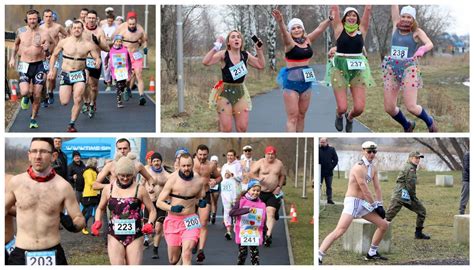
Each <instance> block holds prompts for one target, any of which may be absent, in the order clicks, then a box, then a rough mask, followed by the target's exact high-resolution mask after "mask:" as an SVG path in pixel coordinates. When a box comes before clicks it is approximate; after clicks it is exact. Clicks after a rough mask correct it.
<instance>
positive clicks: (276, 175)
mask: <svg viewBox="0 0 474 270" xmlns="http://www.w3.org/2000/svg"><path fill="white" fill-rule="evenodd" d="M264 153H265V157H264V158H261V159H260V160H258V161H257V162H255V164H254V165H253V166H252V169H251V171H250V177H252V178H256V179H259V180H260V184H261V186H262V190H261V192H260V199H261V200H262V201H263V202H264V203H265V205H266V206H267V207H266V217H267V218H266V224H265V226H266V233H265V240H264V244H265V246H266V247H269V246H270V245H271V244H272V232H273V227H274V226H275V221H277V220H278V219H280V216H279V214H278V211H279V210H280V206H281V199H282V198H283V191H282V187H283V186H284V185H285V183H286V172H285V167H284V166H283V162H281V160H279V159H277V158H276V154H277V150H276V148H275V147H273V146H271V145H269V146H267V147H266V148H265V151H264Z"/></svg>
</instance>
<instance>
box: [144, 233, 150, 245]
mask: <svg viewBox="0 0 474 270" xmlns="http://www.w3.org/2000/svg"><path fill="white" fill-rule="evenodd" d="M144 238H145V240H144V241H143V246H145V247H148V246H149V245H150V241H149V239H148V236H147V235H145V237H144Z"/></svg>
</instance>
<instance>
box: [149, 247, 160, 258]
mask: <svg viewBox="0 0 474 270" xmlns="http://www.w3.org/2000/svg"><path fill="white" fill-rule="evenodd" d="M151 258H152V259H159V258H160V256H158V247H155V246H153V256H151Z"/></svg>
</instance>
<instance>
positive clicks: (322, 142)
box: [319, 138, 338, 204]
mask: <svg viewBox="0 0 474 270" xmlns="http://www.w3.org/2000/svg"><path fill="white" fill-rule="evenodd" d="M337 162H338V157H337V153H336V149H334V147H332V146H329V143H328V138H320V139H319V164H321V187H322V185H323V180H324V181H326V196H327V200H328V204H334V201H333V200H332V176H333V170H334V168H335V167H336V165H337Z"/></svg>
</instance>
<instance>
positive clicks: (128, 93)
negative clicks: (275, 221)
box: [127, 87, 132, 98]
mask: <svg viewBox="0 0 474 270" xmlns="http://www.w3.org/2000/svg"><path fill="white" fill-rule="evenodd" d="M127 95H128V97H129V98H132V89H130V88H128V87H127Z"/></svg>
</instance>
